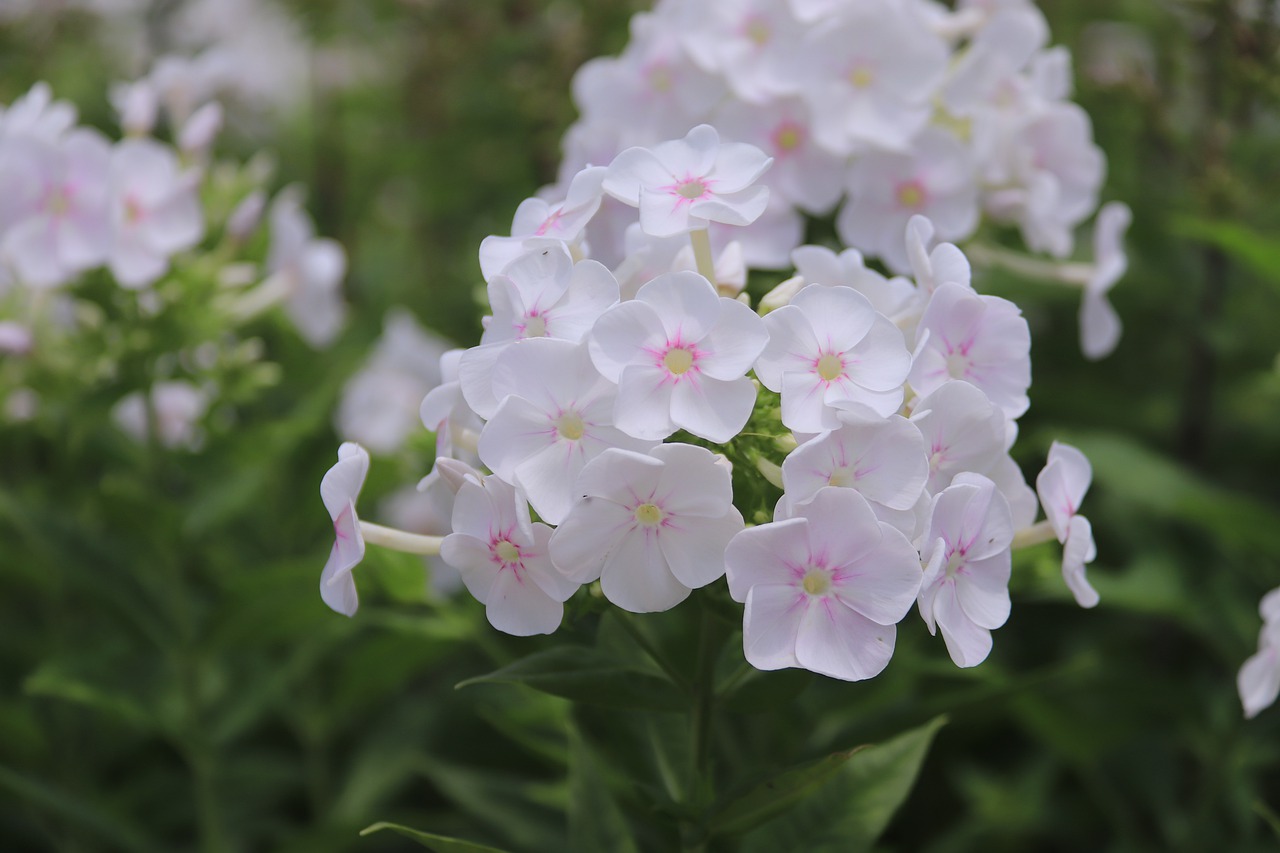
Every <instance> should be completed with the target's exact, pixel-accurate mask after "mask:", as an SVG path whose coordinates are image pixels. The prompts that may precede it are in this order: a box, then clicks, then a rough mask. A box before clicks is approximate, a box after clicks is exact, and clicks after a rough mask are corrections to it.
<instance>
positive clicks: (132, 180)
mask: <svg viewBox="0 0 1280 853" xmlns="http://www.w3.org/2000/svg"><path fill="white" fill-rule="evenodd" d="M198 185H199V174H198V173H196V172H183V171H182V170H181V167H180V165H179V163H178V158H177V156H176V155H175V154H174V152H173V149H171V148H169V147H168V146H165V145H161V144H160V143H158V142H156V141H155V140H153V139H126V140H125V141H123V142H121V143H120V144H119V145H118V146H116V148H115V150H114V151H112V152H111V223H112V226H113V228H114V234H113V235H112V245H111V254H110V261H109V263H110V266H111V273H112V275H114V276H115V277H116V281H118V282H119V283H120V284H121V285H123V286H125V287H128V288H139V287H143V286H145V285H147V284H150V283H151V282H153V281H155V280H156V279H157V278H159V277H160V276H161V275H163V274H164V273H165V272H166V271H167V270H168V269H169V258H170V256H172V255H173V254H175V253H176V252H180V251H182V250H184V249H189V248H191V247H192V246H194V245H195V244H196V243H197V242H199V240H200V238H201V237H202V236H203V235H204V213H203V211H202V209H201V207H200V198H199V196H198V194H197V190H198Z"/></svg>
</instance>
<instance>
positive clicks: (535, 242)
mask: <svg viewBox="0 0 1280 853" xmlns="http://www.w3.org/2000/svg"><path fill="white" fill-rule="evenodd" d="M605 171H606V169H605V167H604V166H588V167H587V168H585V169H583V170H582V171H580V172H578V173H577V174H576V175H574V177H573V180H572V181H570V182H569V190H568V193H567V195H566V196H565V198H564V200H563V201H560V202H558V203H555V204H552V203H550V202H547V201H546V200H545V199H541V198H538V197H536V196H535V197H533V198H527V199H525V200H524V201H522V202H520V206H519V207H517V208H516V213H515V217H514V218H513V219H512V221H511V236H510V237H486V238H485V239H484V240H483V241H482V242H481V243H480V272H481V274H483V275H484V277H485V280H486V281H488V280H489V279H492V278H493V277H494V276H495V275H498V274H499V273H501V272H502V271H503V270H504V269H505V268H506V266H507V265H508V264H510V263H511V262H512V261H514V260H515V259H516V258H518V257H519V256H520V255H522V254H524V253H525V252H526V251H528V250H530V249H535V248H544V247H546V246H547V245H549V242H548V241H552V240H559V241H563V242H564V243H565V244H566V245H567V246H578V245H580V244H581V243H582V240H583V235H584V233H585V230H586V227H587V223H589V222H590V221H591V218H592V217H593V216H595V214H596V211H597V210H599V209H600V202H601V200H602V199H603V197H604V190H603V188H602V187H601V182H602V181H603V180H604V175H605Z"/></svg>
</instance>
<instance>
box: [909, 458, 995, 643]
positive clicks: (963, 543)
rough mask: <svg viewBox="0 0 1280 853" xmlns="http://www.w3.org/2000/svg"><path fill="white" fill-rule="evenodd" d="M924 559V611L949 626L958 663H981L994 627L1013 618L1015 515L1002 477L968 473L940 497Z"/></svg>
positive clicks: (932, 623) (933, 627)
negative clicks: (999, 484)
mask: <svg viewBox="0 0 1280 853" xmlns="http://www.w3.org/2000/svg"><path fill="white" fill-rule="evenodd" d="M929 516H930V517H929V527H928V530H927V531H926V533H925V534H924V536H923V537H922V540H921V541H922V542H923V543H924V548H923V550H922V551H921V552H920V560H921V562H922V563H923V564H924V578H923V580H922V582H921V586H920V598H919V605H920V615H921V616H922V617H924V621H925V624H926V625H928V626H929V633H931V634H933V633H936V632H937V629H939V628H941V629H942V639H943V640H944V641H946V644H947V652H948V653H949V654H950V655H951V660H953V661H955V664H956V666H962V667H969V666H977V665H978V664H980V663H982V662H983V661H984V660H986V658H987V655H988V654H990V653H991V631H992V630H994V629H995V628H999V627H1000V626H1001V625H1003V624H1004V623H1005V620H1007V619H1008V618H1009V576H1010V574H1011V571H1012V557H1011V554H1012V551H1011V550H1010V546H1011V544H1012V543H1013V521H1012V518H1011V516H1010V513H1009V504H1008V503H1007V502H1006V501H1005V499H1004V497H1003V496H1002V495H1001V494H1000V492H999V491H998V490H997V489H996V485H995V483H993V482H992V481H991V480H989V479H987V478H986V477H983V476H982V475H980V474H971V473H967V472H966V473H963V474H960V475H959V476H957V477H956V478H955V480H954V481H953V482H952V483H951V485H950V486H948V487H947V488H946V489H944V490H942V491H941V492H940V493H938V494H936V495H934V497H933V503H932V505H931V506H930V513H929Z"/></svg>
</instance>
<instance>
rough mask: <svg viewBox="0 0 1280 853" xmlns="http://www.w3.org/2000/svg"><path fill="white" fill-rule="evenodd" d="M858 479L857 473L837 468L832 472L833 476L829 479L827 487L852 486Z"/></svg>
mask: <svg viewBox="0 0 1280 853" xmlns="http://www.w3.org/2000/svg"><path fill="white" fill-rule="evenodd" d="M857 479H858V475H857V472H855V471H850V470H849V469H848V468H837V469H836V470H834V471H832V472H831V476H830V477H828V478H827V485H830V486H844V487H848V486H852V485H853V484H854V483H855V482H856V481H857Z"/></svg>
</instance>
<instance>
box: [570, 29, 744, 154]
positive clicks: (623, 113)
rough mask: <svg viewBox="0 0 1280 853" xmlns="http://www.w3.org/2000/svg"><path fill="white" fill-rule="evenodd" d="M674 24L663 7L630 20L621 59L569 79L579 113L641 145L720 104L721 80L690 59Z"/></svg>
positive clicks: (604, 60) (592, 63)
mask: <svg viewBox="0 0 1280 853" xmlns="http://www.w3.org/2000/svg"><path fill="white" fill-rule="evenodd" d="M672 24H673V20H672V16H671V15H670V14H666V13H665V12H664V11H663V10H662V7H659V11H656V12H654V13H644V14H638V15H635V16H633V17H632V18H631V39H630V41H629V42H628V43H627V46H626V48H625V49H624V50H623V52H622V55H621V56H618V57H616V58H615V57H597V58H595V59H592V60H589V61H587V62H586V63H584V64H583V66H582V67H581V68H579V69H578V71H577V73H575V74H574V75H573V100H574V103H575V104H577V106H578V111H579V113H581V114H582V115H584V116H587V115H589V116H592V117H593V118H594V119H597V120H599V121H600V122H601V123H602V124H612V125H615V126H617V125H621V126H623V127H626V128H627V129H628V130H629V131H630V134H629V136H628V138H629V139H630V140H631V141H632V143H633V144H634V143H639V144H645V143H647V142H649V141H656V140H660V139H668V138H670V137H671V136H672V135H674V134H677V133H683V132H684V131H685V130H687V129H688V128H689V127H691V126H692V125H693V124H694V123H696V122H697V121H698V120H699V118H700V117H702V116H705V115H706V114H707V113H708V112H709V111H710V110H711V108H712V107H713V106H715V105H716V104H717V103H719V102H720V100H721V99H722V98H723V97H724V95H725V84H724V81H723V80H721V79H720V78H719V77H717V76H716V75H714V74H711V73H710V72H708V71H706V70H704V69H702V68H701V67H699V66H698V65H697V64H696V63H694V62H693V60H692V59H690V58H689V56H688V53H687V52H686V51H685V49H684V45H683V43H682V41H681V38H680V35H679V30H678V28H677V27H674V26H672ZM592 162H595V163H596V164H597V165H600V164H602V163H603V162H604V161H592Z"/></svg>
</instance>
